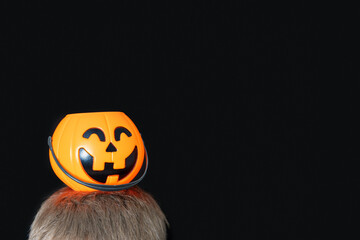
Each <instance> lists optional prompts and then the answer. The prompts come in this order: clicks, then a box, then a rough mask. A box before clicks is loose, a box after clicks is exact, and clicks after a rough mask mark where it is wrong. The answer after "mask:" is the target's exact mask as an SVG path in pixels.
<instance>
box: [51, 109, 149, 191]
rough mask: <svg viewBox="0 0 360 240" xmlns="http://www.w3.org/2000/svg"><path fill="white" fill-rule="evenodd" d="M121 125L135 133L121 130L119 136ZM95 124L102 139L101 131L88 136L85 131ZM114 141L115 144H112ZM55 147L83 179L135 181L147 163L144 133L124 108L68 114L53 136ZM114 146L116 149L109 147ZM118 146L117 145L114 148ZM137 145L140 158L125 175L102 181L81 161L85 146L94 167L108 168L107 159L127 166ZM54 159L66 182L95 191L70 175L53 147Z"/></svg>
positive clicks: (114, 182)
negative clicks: (91, 173) (111, 110)
mask: <svg viewBox="0 0 360 240" xmlns="http://www.w3.org/2000/svg"><path fill="white" fill-rule="evenodd" d="M118 127H123V128H126V129H127V130H128V131H129V132H130V133H131V134H130V135H131V136H128V135H127V134H125V133H121V134H120V139H115V129H116V128H118ZM92 128H96V129H100V130H101V131H102V132H103V134H104V138H105V139H103V141H101V140H100V138H99V136H98V135H97V134H90V136H89V135H88V136H87V137H84V133H85V132H86V131H87V130H89V129H92ZM111 145H113V146H111ZM52 146H53V151H54V153H55V155H56V157H57V159H58V162H59V163H60V164H61V165H62V167H63V168H64V169H66V171H67V172H69V173H70V174H71V175H72V176H74V177H75V178H77V179H80V180H81V181H83V182H87V183H95V184H105V185H119V184H126V183H129V182H131V181H132V180H133V179H134V178H135V177H136V175H137V174H138V173H139V171H140V169H141V167H142V165H143V164H144V156H145V147H144V144H143V141H142V138H141V135H140V133H139V131H138V129H137V127H136V126H135V124H134V123H133V122H132V121H131V119H130V118H129V117H127V116H126V115H125V114H124V113H122V112H91V113H76V114H68V115H66V116H65V118H64V119H62V120H61V122H60V123H59V125H58V126H57V128H56V129H55V132H54V134H53V136H52ZM109 146H110V148H111V149H116V150H112V151H109V150H108V149H109ZM114 147H115V148H114ZM135 147H136V148H137V151H138V152H137V159H136V163H135V165H134V167H133V168H132V170H131V171H130V172H129V173H128V174H127V175H126V176H123V177H120V176H119V175H116V174H115V175H109V176H107V178H106V182H104V183H102V182H98V181H96V180H95V179H93V178H92V177H90V176H89V175H88V174H87V172H86V171H85V169H84V167H83V164H82V163H81V160H80V156H79V150H80V149H81V148H83V149H85V150H86V152H87V153H89V154H90V155H91V156H92V157H93V170H94V171H99V172H101V171H102V170H104V166H105V163H113V168H114V169H123V168H124V167H125V159H126V158H127V157H128V156H129V155H130V154H131V153H132V151H133V150H134V149H135ZM49 156H50V163H51V167H52V168H53V170H54V172H55V174H56V175H57V176H58V178H60V180H62V181H63V182H64V183H65V184H66V185H68V186H69V187H71V188H72V189H74V190H76V191H95V189H92V188H89V187H86V186H83V185H81V184H79V183H77V182H75V181H73V180H72V179H71V178H69V177H68V176H67V175H66V174H65V173H64V172H63V171H62V170H61V169H60V168H59V166H58V165H57V164H56V162H55V160H54V158H53V156H52V154H51V152H50V151H49Z"/></svg>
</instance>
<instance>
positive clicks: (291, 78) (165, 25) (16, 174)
mask: <svg viewBox="0 0 360 240" xmlns="http://www.w3.org/2000/svg"><path fill="white" fill-rule="evenodd" d="M0 9H1V10H0V11H1V12H2V13H1V14H0V16H1V22H2V24H3V25H4V28H2V30H1V35H0V39H1V40H0V41H1V45H0V50H1V52H0V54H1V58H2V59H3V64H1V66H0V72H1V89H0V91H1V110H2V115H1V116H2V117H1V118H2V127H1V138H2V146H1V165H0V166H1V182H2V184H1V185H2V193H1V208H2V209H1V214H2V219H3V221H5V222H6V224H4V223H3V224H2V226H1V230H2V231H1V232H2V235H3V236H9V238H11V239H25V238H26V236H27V234H28V228H29V225H30V224H31V221H32V219H33V216H34V215H35V214H36V211H37V209H38V208H39V207H40V204H41V202H42V201H43V200H44V199H45V198H46V197H47V196H49V195H50V194H51V193H52V192H54V191H55V190H57V189H58V188H60V187H61V186H63V185H62V182H61V181H60V180H58V179H57V177H56V176H55V174H54V173H53V172H52V169H51V167H50V164H49V160H48V148H47V145H46V141H47V137H48V136H49V135H52V133H53V131H54V129H55V127H56V125H57V124H58V122H59V121H60V120H61V119H62V118H63V117H64V116H65V115H66V114H67V113H75V112H87V111H107V110H116V111H123V112H125V113H126V114H127V115H128V116H129V117H130V118H131V119H132V120H133V121H134V122H135V124H136V125H137V126H138V128H139V130H140V132H141V133H142V136H143V138H144V140H145V142H146V145H147V149H148V153H149V158H150V167H149V171H148V174H147V176H146V178H145V179H144V180H143V181H142V182H141V183H140V186H141V187H142V188H143V189H145V190H146V191H148V192H150V193H151V194H152V195H153V196H154V197H155V199H156V200H157V201H158V203H159V204H160V206H161V208H162V209H163V211H164V212H165V214H166V215H167V218H168V220H169V222H170V229H169V239H272V238H277V239H278V238H281V239H282V238H284V239H324V238H325V237H329V236H336V237H346V236H354V234H355V235H356V236H357V237H358V236H359V233H358V231H357V230H356V229H357V228H358V226H359V223H360V221H359V216H360V215H359V214H360V211H359V200H360V196H359V194H358V192H359V190H360V186H359V184H360V177H359V174H358V172H359V165H358V163H357V162H358V161H359V153H358V143H359V141H358V136H359V135H358V133H359V132H358V128H357V125H358V123H359V118H358V117H357V115H358V109H359V107H358V95H359V94H358V92H359V83H358V82H359V70H358V69H359V65H358V63H359V61H358V58H359V51H358V44H359V39H358V38H357V32H358V29H359V28H358V24H357V23H358V22H359V14H358V12H359V10H358V9H356V8H355V7H354V6H346V5H345V4H344V5H339V4H337V5H333V6H330V5H329V3H327V5H318V6H315V5H313V4H308V5H307V4H304V3H302V2H296V3H293V4H291V5H290V4H285V5H284V4H277V3H273V2H272V1H267V2H266V3H262V2H253V1H251V2H240V1H234V2H225V1H224V2H222V1H204V2H189V3H187V2H177V3H170V2H169V1H164V2H147V3H143V2H135V1H118V2H117V4H115V3H114V2H109V1H102V2H101V1H98V2H83V3H77V4H76V5H75V4H74V2H71V3H66V2H57V3H49V1H47V2H44V3H41V2H36V3H34V2H32V1H26V2H24V3H16V4H12V3H9V2H4V3H2V7H0ZM10 236H11V237H10Z"/></svg>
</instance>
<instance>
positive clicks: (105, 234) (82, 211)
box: [29, 187, 167, 240]
mask: <svg viewBox="0 0 360 240" xmlns="http://www.w3.org/2000/svg"><path fill="white" fill-rule="evenodd" d="M166 225H167V220H166V217H165V215H164V214H163V212H162V211H161V209H160V207H159V206H158V204H157V203H156V202H155V200H154V199H153V198H152V197H151V196H150V195H149V194H148V193H146V192H144V191H143V190H141V189H140V188H138V187H133V188H130V189H127V190H122V191H116V192H77V191H74V190H71V189H70V188H68V187H65V188H62V189H60V190H58V191H57V192H55V193H54V194H52V195H51V196H50V197H49V198H48V199H47V200H46V201H45V202H44V203H43V204H42V206H41V208H40V210H39V211H38V213H37V214H36V217H35V219H34V222H33V223H32V225H31V230H30V236H29V239H30V240H99V239H102V240H115V239H116V240H118V239H147V240H151V239H165V238H166Z"/></svg>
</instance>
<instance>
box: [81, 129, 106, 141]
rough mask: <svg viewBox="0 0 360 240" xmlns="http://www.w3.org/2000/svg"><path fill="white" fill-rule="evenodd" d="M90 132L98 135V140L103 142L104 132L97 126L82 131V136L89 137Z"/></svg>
mask: <svg viewBox="0 0 360 240" xmlns="http://www.w3.org/2000/svg"><path fill="white" fill-rule="evenodd" d="M91 134H96V135H97V136H98V137H99V140H100V141H102V142H105V134H104V132H103V131H102V130H101V129H99V128H90V129H88V130H86V132H84V134H83V137H84V138H89V137H90V136H91Z"/></svg>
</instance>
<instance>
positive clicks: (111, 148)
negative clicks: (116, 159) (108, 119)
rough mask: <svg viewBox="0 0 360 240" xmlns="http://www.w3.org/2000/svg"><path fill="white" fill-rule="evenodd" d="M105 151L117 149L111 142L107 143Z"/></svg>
mask: <svg viewBox="0 0 360 240" xmlns="http://www.w3.org/2000/svg"><path fill="white" fill-rule="evenodd" d="M106 151H107V152H116V151H117V149H116V147H115V146H114V144H112V143H111V142H110V143H109V146H108V147H107V148H106Z"/></svg>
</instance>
